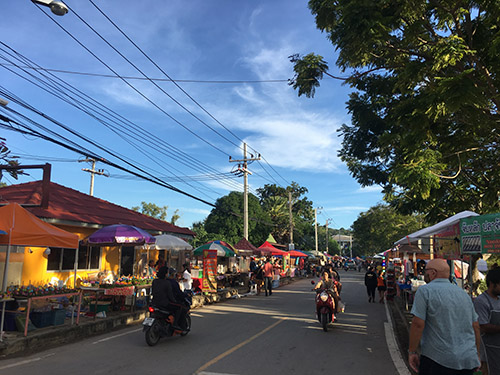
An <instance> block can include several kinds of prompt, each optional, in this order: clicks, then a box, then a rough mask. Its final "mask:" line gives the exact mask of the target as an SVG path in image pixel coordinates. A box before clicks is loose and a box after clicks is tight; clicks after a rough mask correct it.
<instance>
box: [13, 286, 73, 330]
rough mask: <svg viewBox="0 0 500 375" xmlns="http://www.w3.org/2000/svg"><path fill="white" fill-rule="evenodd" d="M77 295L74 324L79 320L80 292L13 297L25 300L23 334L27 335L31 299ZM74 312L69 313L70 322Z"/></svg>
mask: <svg viewBox="0 0 500 375" xmlns="http://www.w3.org/2000/svg"><path fill="white" fill-rule="evenodd" d="M72 296H78V310H77V311H78V313H77V315H76V324H78V323H79V321H80V307H81V305H82V292H81V291H78V292H73V293H63V294H46V295H44V296H34V297H27V298H26V297H14V298H15V299H16V300H27V301H28V305H27V306H26V321H25V322H24V336H28V322H29V318H30V309H31V301H33V300H35V299H50V298H60V297H72ZM73 319H74V314H71V324H73Z"/></svg>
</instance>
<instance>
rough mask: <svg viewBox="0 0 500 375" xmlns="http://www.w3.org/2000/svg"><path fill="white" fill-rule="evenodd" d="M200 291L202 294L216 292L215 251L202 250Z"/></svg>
mask: <svg viewBox="0 0 500 375" xmlns="http://www.w3.org/2000/svg"><path fill="white" fill-rule="evenodd" d="M201 290H202V291H204V292H217V250H203V279H202V283H201Z"/></svg>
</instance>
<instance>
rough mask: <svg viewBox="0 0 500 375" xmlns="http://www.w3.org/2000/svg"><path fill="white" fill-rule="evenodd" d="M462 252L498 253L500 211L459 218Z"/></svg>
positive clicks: (499, 251)
mask: <svg viewBox="0 0 500 375" xmlns="http://www.w3.org/2000/svg"><path fill="white" fill-rule="evenodd" d="M460 243H461V245H462V253H464V254H473V253H483V254H484V253H500V213H495V214H489V215H481V216H473V217H467V218H465V219H460Z"/></svg>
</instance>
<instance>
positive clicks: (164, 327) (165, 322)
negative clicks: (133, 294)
mask: <svg viewBox="0 0 500 375" xmlns="http://www.w3.org/2000/svg"><path fill="white" fill-rule="evenodd" d="M184 293H185V295H186V306H187V307H188V311H187V313H186V329H185V330H183V331H182V330H178V329H175V328H174V327H173V324H174V320H175V319H174V313H173V312H171V311H168V310H163V309H160V308H158V307H156V306H154V305H150V306H149V307H148V311H149V317H147V318H145V319H144V321H143V322H142V326H143V329H142V331H143V332H144V335H145V338H146V343H147V344H148V345H149V346H155V345H156V344H157V343H158V341H160V338H162V337H171V336H177V335H179V336H186V335H187V334H188V333H189V331H190V330H191V315H190V314H189V306H191V304H192V293H190V291H187V292H184Z"/></svg>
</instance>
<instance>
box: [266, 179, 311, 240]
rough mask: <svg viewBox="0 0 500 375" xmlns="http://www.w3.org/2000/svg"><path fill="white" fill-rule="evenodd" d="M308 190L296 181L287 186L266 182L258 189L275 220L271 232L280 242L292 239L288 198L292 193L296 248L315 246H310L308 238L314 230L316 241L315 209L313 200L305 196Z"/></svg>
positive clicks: (267, 210)
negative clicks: (314, 226)
mask: <svg viewBox="0 0 500 375" xmlns="http://www.w3.org/2000/svg"><path fill="white" fill-rule="evenodd" d="M307 192H308V190H307V188H305V187H302V186H300V185H299V184H297V183H296V182H294V181H292V183H291V185H290V186H287V187H286V188H284V187H281V186H278V185H275V184H266V185H264V187H262V188H259V189H257V194H258V195H259V200H260V203H261V205H262V207H263V209H264V210H265V211H266V212H267V213H268V214H269V216H270V217H271V219H272V220H273V224H274V227H272V228H271V233H272V235H273V237H274V238H275V239H276V241H278V242H279V243H288V242H289V240H290V219H289V207H288V199H289V193H291V198H292V202H291V203H292V216H293V223H294V230H293V235H294V242H295V248H301V249H310V248H314V245H313V246H312V247H311V246H310V240H308V237H310V235H311V231H312V235H313V241H314V228H313V227H312V225H313V224H314V211H313V204H312V202H311V201H310V200H309V199H307V197H306V196H305V194H306V193H307ZM313 243H314V242H313Z"/></svg>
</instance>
